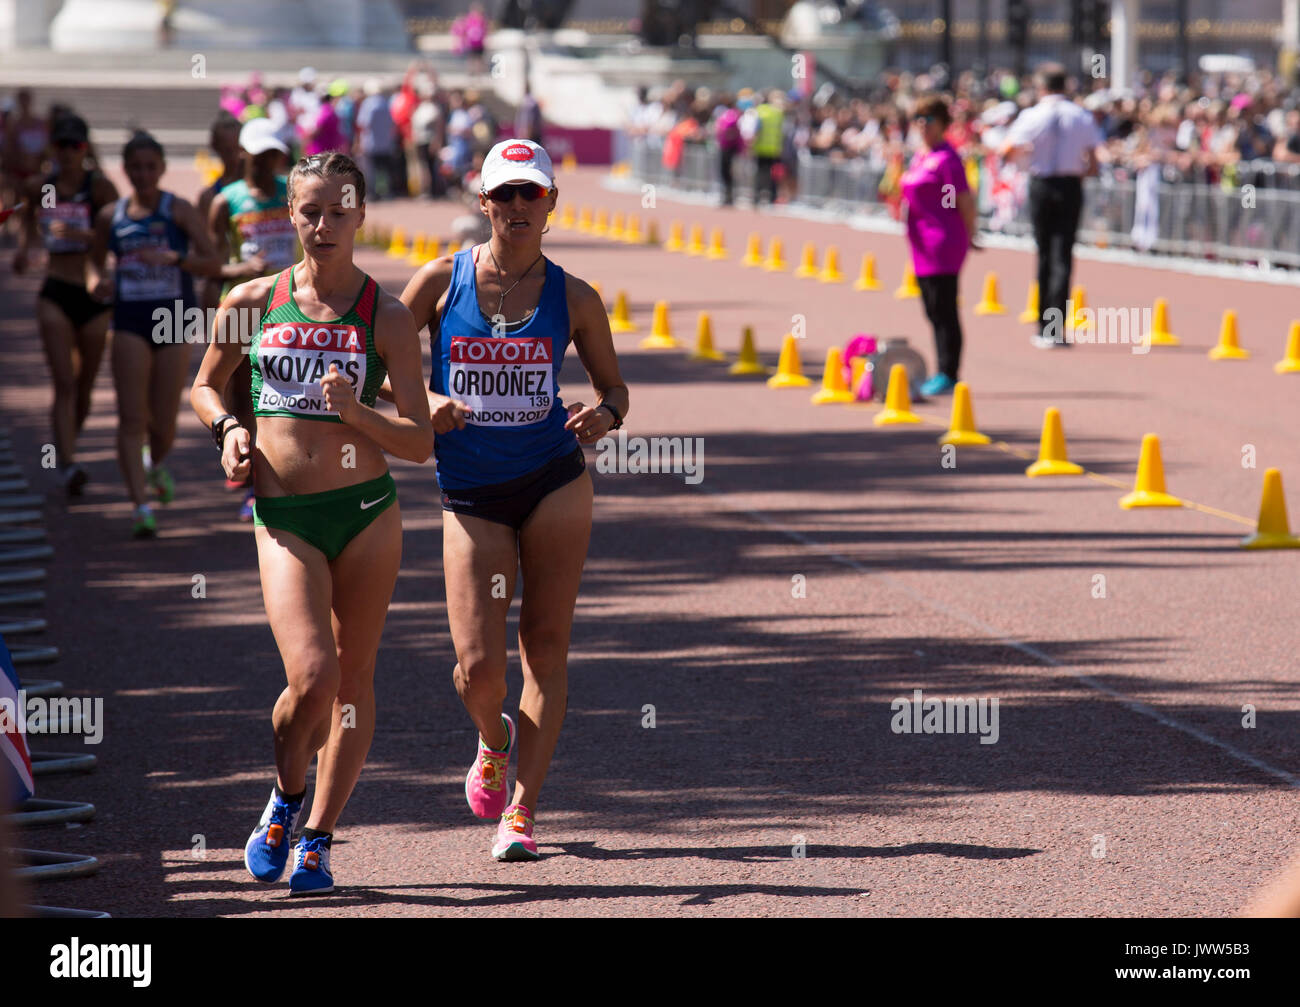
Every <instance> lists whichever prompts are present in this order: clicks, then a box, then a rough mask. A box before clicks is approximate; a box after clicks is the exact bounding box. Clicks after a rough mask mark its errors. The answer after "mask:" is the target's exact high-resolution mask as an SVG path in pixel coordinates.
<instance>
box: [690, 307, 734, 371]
mask: <svg viewBox="0 0 1300 1007" xmlns="http://www.w3.org/2000/svg"><path fill="white" fill-rule="evenodd" d="M695 331H696V335H695V352H694V353H692V354H691V356H690V359H691V360H726V359H727V355H726V354H725V353H719V352H718V351H717V350H716V349H714V346H713V319H712V318H710V317H709V313H708V312H707V311H701V312H700V321H699V324H698V325H697V326H696V330H695Z"/></svg>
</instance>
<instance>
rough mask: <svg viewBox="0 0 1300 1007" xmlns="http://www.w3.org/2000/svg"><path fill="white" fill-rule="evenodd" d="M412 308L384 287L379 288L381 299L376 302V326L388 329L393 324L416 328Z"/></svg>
mask: <svg viewBox="0 0 1300 1007" xmlns="http://www.w3.org/2000/svg"><path fill="white" fill-rule="evenodd" d="M414 324H415V323H414V321H413V319H412V317H411V309H410V308H408V307H407V306H406V305H405V304H403V303H402V302H401V301H400V300H399V299H398V298H396V297H394V296H393V295H392V294H390V293H389V292H388V291H387V290H385V289H384V288H383V287H380V288H379V299H378V300H377V301H376V302H375V327H376V329H378V328H381V327H382V328H384V329H385V330H387V329H388V328H390V327H393V326H399V325H400V326H403V327H406V326H410V327H411V328H414Z"/></svg>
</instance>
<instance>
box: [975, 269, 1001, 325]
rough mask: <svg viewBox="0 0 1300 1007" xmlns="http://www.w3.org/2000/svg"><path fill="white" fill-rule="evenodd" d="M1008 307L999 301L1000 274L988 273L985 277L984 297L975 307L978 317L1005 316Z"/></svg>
mask: <svg viewBox="0 0 1300 1007" xmlns="http://www.w3.org/2000/svg"><path fill="white" fill-rule="evenodd" d="M1006 313H1007V309H1006V307H1005V306H1004V305H1003V304H1002V302H1001V301H1000V300H998V274H997V273H986V274H985V276H984V297H983V298H982V299H981V300H980V302H979V304H977V305H975V314H977V315H1005V314H1006Z"/></svg>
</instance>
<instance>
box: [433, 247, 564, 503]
mask: <svg viewBox="0 0 1300 1007" xmlns="http://www.w3.org/2000/svg"><path fill="white" fill-rule="evenodd" d="M472 254H473V248H472V247H471V248H467V249H465V250H464V251H460V252H457V253H456V255H455V256H454V258H453V259H452V271H451V286H450V287H449V288H448V290H447V300H446V303H445V304H444V305H443V311H442V319H441V322H440V324H439V326H438V330H437V333H436V334H435V333H430V336H429V349H430V351H431V355H432V357H433V378H432V380H431V381H430V382H429V387H430V388H431V389H432V390H433V391H435V392H437V393H438V394H439V395H449V396H451V397H452V398H453V399H459V400H460V401H461V402H464V403H465V404H466V405H468V406H470V407H471V408H472V409H473V410H474V414H473V415H472V416H470V417H469V418H468V420H467V421H466V423H465V429H464V430H452V431H451V432H450V433H445V434H438V436H437V437H436V438H435V441H434V454H435V456H436V458H437V462H438V486H439V487H440V488H441V489H442V490H444V491H446V490H463V489H472V488H474V487H477V486H490V485H493V484H495V483H503V482H507V481H508V480H511V479H517V478H519V477H520V476H522V475H527V474H528V473H529V472H532V471H533V470H535V469H539V468H541V467H542V466H543V465H545V464H546V463H547V462H549V461H552V460H554V459H556V458H559V457H561V456H563V455H566V454H569V453H570V452H571V451H573V450H574V449H575V448H576V447H577V446H578V439H577V437H576V436H574V434H573V432H572V431H571V430H565V429H564V424H565V422H566V421H567V420H568V413H567V412H566V410H565V408H564V406H563V405H562V404H561V402H560V394H559V392H560V366H561V365H562V364H563V363H564V354H565V351H566V350H567V349H568V348H569V304H568V301H567V299H566V298H565V295H564V270H563V269H561V268H560V267H559V266H557V265H555V263H553V262H551V261H550V260H549V259H547V260H546V279H545V280H544V281H543V283H542V297H541V300H540V301H539V302H538V304H537V310H536V311H534V312H533V314H532V317H531V318H529V319H528V321H527V322H526V323H525V324H524V325H522V326H520V327H518V328H516V329H512V330H511V331H510V332H509V334H508V335H495V334H494V332H493V329H492V325H491V324H490V323H489V322H488V320H487V319H486V318H484V317H483V313H482V311H480V310H479V306H478V289H477V284H476V282H475V279H474V260H473V258H472Z"/></svg>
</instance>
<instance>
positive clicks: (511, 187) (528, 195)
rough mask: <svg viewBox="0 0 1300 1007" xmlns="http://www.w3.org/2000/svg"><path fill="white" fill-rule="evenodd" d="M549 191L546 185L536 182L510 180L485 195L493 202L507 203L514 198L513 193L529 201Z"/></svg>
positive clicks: (539, 197)
mask: <svg viewBox="0 0 1300 1007" xmlns="http://www.w3.org/2000/svg"><path fill="white" fill-rule="evenodd" d="M550 191H551V190H550V189H548V188H546V186H544V185H538V184H537V183H536V182H510V183H508V184H506V185H498V186H497V187H496V188H495V189H493V190H492V191H491V192H488V193H485V195H486V196H487V198H488V199H490V200H492V202H494V203H509V202H510V201H511V200H513V199H514V198H515V193H519V195H521V196H523V197H524V199H526V200H527V201H528V202H530V203H531V202H533V200H535V199H541V198H542V197H543V196H545V195H546V194H547V193H548V192H550Z"/></svg>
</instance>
